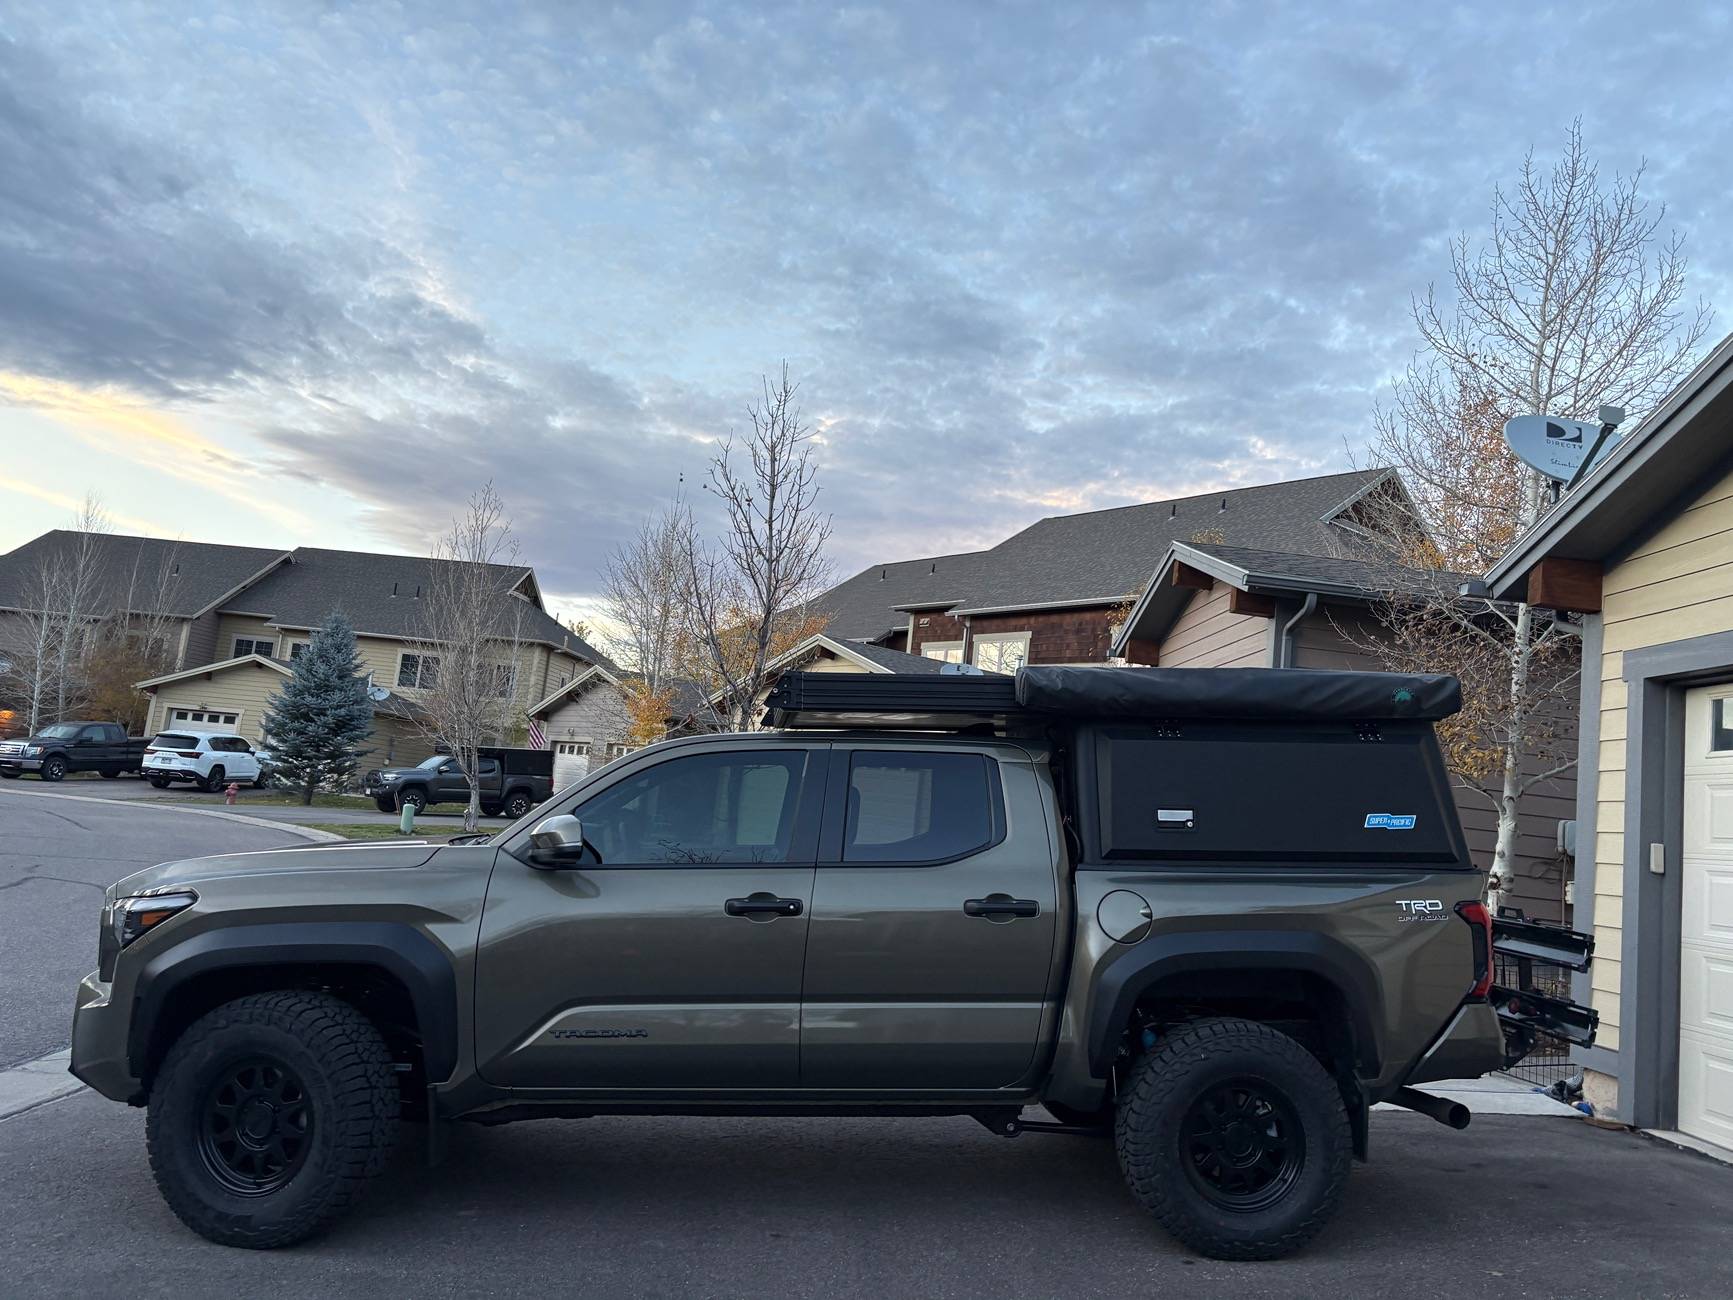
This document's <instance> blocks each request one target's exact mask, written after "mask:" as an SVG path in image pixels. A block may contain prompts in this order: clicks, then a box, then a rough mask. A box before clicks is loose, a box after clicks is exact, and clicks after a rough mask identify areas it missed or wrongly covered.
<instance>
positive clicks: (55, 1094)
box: [0, 1047, 84, 1120]
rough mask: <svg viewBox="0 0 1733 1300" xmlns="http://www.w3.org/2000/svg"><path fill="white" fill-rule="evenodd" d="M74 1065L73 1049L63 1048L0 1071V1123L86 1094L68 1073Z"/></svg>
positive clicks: (81, 1086) (80, 1084)
mask: <svg viewBox="0 0 1733 1300" xmlns="http://www.w3.org/2000/svg"><path fill="white" fill-rule="evenodd" d="M71 1064H72V1049H71V1048H70V1047H64V1048H62V1049H61V1050H60V1051H58V1052H50V1053H49V1054H48V1055H47V1056H39V1057H37V1058H36V1059H35V1060H34V1061H25V1062H24V1063H23V1064H22V1065H15V1066H13V1067H12V1068H11V1069H10V1070H0V1120H5V1119H11V1118H12V1117H13V1116H14V1115H22V1114H23V1113H24V1112H25V1111H27V1110H35V1109H36V1108H37V1107H38V1106H46V1105H47V1104H48V1103H49V1102H51V1101H58V1100H59V1099H60V1098H62V1097H70V1096H71V1095H72V1094H73V1093H75V1092H83V1091H84V1085H83V1084H82V1083H80V1082H79V1081H78V1080H77V1079H75V1078H73V1077H72V1075H70V1074H68V1073H67V1071H68V1069H69V1068H70V1067H71Z"/></svg>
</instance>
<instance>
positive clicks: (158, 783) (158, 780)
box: [145, 776, 168, 790]
mask: <svg viewBox="0 0 1733 1300" xmlns="http://www.w3.org/2000/svg"><path fill="white" fill-rule="evenodd" d="M145 780H147V781H149V782H150V783H151V785H152V787H154V788H155V789H158V790H166V789H168V778H167V777H166V776H147V777H145Z"/></svg>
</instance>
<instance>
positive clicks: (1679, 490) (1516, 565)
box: [1486, 334, 1733, 599]
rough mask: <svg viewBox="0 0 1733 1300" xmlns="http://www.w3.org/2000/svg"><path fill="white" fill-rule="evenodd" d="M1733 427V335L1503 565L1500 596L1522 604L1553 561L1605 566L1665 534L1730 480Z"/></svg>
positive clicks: (1489, 579)
mask: <svg viewBox="0 0 1733 1300" xmlns="http://www.w3.org/2000/svg"><path fill="white" fill-rule="evenodd" d="M1730 422H1733V334H1729V335H1728V336H1727V337H1726V338H1724V339H1722V340H1721V342H1720V343H1718V344H1717V345H1716V346H1715V348H1714V350H1713V351H1711V352H1710V353H1709V355H1708V356H1706V357H1704V358H1703V360H1702V361H1700V362H1699V363H1698V364H1697V367H1696V369H1694V370H1693V371H1692V372H1691V373H1690V374H1689V375H1687V376H1686V377H1685V378H1684V379H1683V380H1682V381H1681V382H1680V383H1679V386H1678V387H1677V388H1675V389H1674V390H1673V391H1672V392H1671V393H1669V394H1668V395H1667V398H1666V400H1665V401H1663V402H1662V403H1661V404H1660V406H1658V407H1656V408H1655V411H1654V413H1653V414H1651V415H1650V416H1649V417H1648V418H1647V419H1646V420H1644V421H1643V422H1642V423H1641V424H1639V425H1638V426H1637V427H1636V428H1635V429H1634V430H1632V431H1631V432H1630V433H1628V434H1626V435H1625V436H1624V437H1623V438H1621V439H1620V440H1619V441H1618V442H1617V443H1616V444H1615V445H1614V447H1613V449H1612V451H1611V452H1609V453H1607V454H1605V455H1604V456H1603V458H1602V459H1601V462H1600V463H1599V464H1598V465H1596V466H1595V467H1594V468H1592V469H1591V470H1590V471H1589V472H1588V474H1587V475H1586V476H1585V477H1584V478H1583V480H1582V482H1580V483H1578V484H1577V486H1576V487H1574V488H1572V489H1571V491H1570V492H1569V493H1568V494H1567V495H1566V496H1565V497H1564V498H1563V500H1561V501H1560V502H1559V504H1558V505H1557V506H1555V507H1554V508H1553V509H1552V510H1551V511H1549V512H1548V513H1546V514H1545V515H1542V516H1541V518H1540V519H1539V520H1538V521H1536V522H1535V524H1534V525H1533V526H1532V527H1530V528H1529V529H1528V530H1527V531H1526V532H1525V533H1523V535H1522V536H1521V537H1518V538H1517V539H1516V541H1515V542H1514V543H1512V545H1511V547H1510V549H1509V550H1507V551H1506V552H1505V553H1504V554H1503V555H1501V556H1500V557H1499V559H1498V563H1496V564H1494V565H1493V566H1492V568H1491V569H1490V570H1489V571H1488V572H1487V575H1486V584H1487V586H1488V587H1489V588H1490V589H1491V591H1492V594H1493V595H1495V596H1500V597H1508V598H1513V599H1514V598H1520V597H1521V596H1522V595H1523V594H1524V592H1525V590H1526V584H1527V581H1528V575H1529V572H1530V570H1532V569H1533V568H1534V566H1535V565H1537V564H1539V563H1540V561H1541V560H1543V559H1546V558H1547V557H1549V556H1558V557H1560V558H1562V559H1571V560H1597V561H1604V560H1606V559H1607V558H1609V557H1610V556H1612V555H1613V554H1614V553H1615V552H1617V551H1619V550H1621V549H1623V548H1624V547H1625V546H1626V545H1627V544H1628V543H1629V542H1630V540H1631V539H1632V538H1633V537H1634V536H1636V535H1638V534H1640V533H1643V532H1645V531H1647V530H1650V529H1653V528H1658V527H1660V526H1661V525H1662V524H1664V523H1665V522H1666V521H1667V520H1668V519H1670V518H1671V517H1672V516H1673V515H1674V514H1675V513H1676V512H1677V511H1678V509H1679V508H1680V507H1681V506H1682V505H1683V503H1684V502H1685V501H1686V500H1688V499H1689V498H1691V497H1693V496H1695V495H1696V494H1697V493H1699V492H1701V491H1702V489H1703V488H1705V487H1707V486H1708V484H1709V483H1710V482H1712V481H1714V480H1715V479H1718V478H1720V477H1722V476H1723V475H1724V474H1725V473H1726V472H1727V469H1728V467H1729V464H1730V462H1733V439H1730V438H1729V437H1728V433H1727V430H1728V427H1729V424H1730Z"/></svg>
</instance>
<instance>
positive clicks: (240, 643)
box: [235, 636, 277, 659]
mask: <svg viewBox="0 0 1733 1300" xmlns="http://www.w3.org/2000/svg"><path fill="white" fill-rule="evenodd" d="M276 653H277V643H276V642H275V641H255V640H254V639H253V638H252V637H247V636H238V637H236V638H235V658H237V659H239V658H240V657H241V656H242V655H264V656H265V658H267V659H269V658H270V657H271V656H272V655H274V654H276Z"/></svg>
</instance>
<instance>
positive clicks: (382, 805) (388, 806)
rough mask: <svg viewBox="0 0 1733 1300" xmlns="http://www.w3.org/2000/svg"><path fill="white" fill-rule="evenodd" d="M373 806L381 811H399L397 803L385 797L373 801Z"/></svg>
mask: <svg viewBox="0 0 1733 1300" xmlns="http://www.w3.org/2000/svg"><path fill="white" fill-rule="evenodd" d="M373 806H374V807H375V808H377V809H379V811H380V812H396V811H397V805H396V804H394V803H392V802H391V800H390V799H385V798H381V799H375V800H374V801H373Z"/></svg>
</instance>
